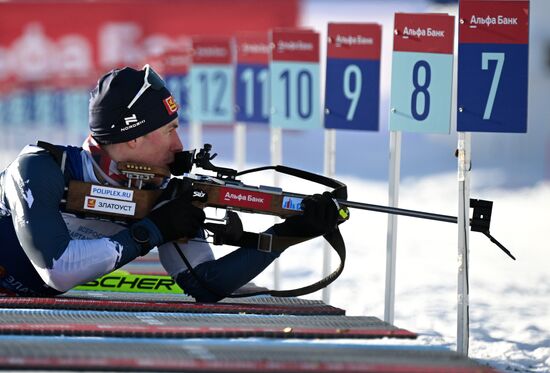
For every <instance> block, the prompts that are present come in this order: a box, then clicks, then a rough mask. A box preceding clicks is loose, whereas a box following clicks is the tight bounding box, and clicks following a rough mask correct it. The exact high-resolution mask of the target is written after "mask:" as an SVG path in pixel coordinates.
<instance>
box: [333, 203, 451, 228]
mask: <svg viewBox="0 0 550 373" xmlns="http://www.w3.org/2000/svg"><path fill="white" fill-rule="evenodd" d="M338 203H339V204H340V205H342V206H347V207H351V208H356V209H361V210H369V211H376V212H384V213H387V214H394V215H404V216H411V217H414V218H421V219H429V220H438V221H443V222H447V223H455V224H457V223H458V219H457V217H456V216H450V215H441V214H433V213H430V212H424V211H416V210H406V209H401V208H398V207H388V206H380V205H373V204H370V203H362V202H353V201H346V200H340V199H339V200H338Z"/></svg>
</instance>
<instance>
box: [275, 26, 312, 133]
mask: <svg viewBox="0 0 550 373" xmlns="http://www.w3.org/2000/svg"><path fill="white" fill-rule="evenodd" d="M271 41H272V43H273V49H272V51H271V65H270V71H271V81H270V83H271V84H270V87H271V105H272V109H271V118H270V119H271V125H272V126H273V127H281V128H288V129H312V128H318V127H320V126H321V112H320V109H321V100H320V92H319V89H320V83H319V34H318V33H316V32H313V31H310V30H289V29H285V30H273V31H272V32H271Z"/></svg>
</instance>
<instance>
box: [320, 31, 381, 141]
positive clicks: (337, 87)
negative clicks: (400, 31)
mask: <svg viewBox="0 0 550 373" xmlns="http://www.w3.org/2000/svg"><path fill="white" fill-rule="evenodd" d="M381 38H382V26H380V25H377V24H361V23H349V24H346V23H329V25H328V45H327V75H326V89H325V102H326V103H325V127H326V128H339V129H354V130H368V131H378V117H379V115H378V113H379V106H380V105H379V102H380V48H381Z"/></svg>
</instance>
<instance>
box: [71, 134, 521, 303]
mask: <svg viewBox="0 0 550 373" xmlns="http://www.w3.org/2000/svg"><path fill="white" fill-rule="evenodd" d="M211 150H212V146H211V145H210V144H205V145H204V147H203V148H201V149H199V150H198V151H197V150H190V151H184V152H180V153H178V154H176V159H175V161H174V163H173V164H171V165H170V170H167V169H163V168H160V169H159V168H158V167H157V168H153V167H149V166H144V165H135V164H130V163H127V162H120V163H119V165H118V167H119V170H120V171H121V172H122V173H124V174H125V175H126V176H127V177H128V179H129V182H128V188H122V189H121V188H110V187H100V186H93V185H92V187H91V188H92V189H93V188H94V187H95V188H96V189H97V188H103V189H104V192H103V193H106V194H109V193H116V194H121V193H122V194H124V193H123V192H117V191H114V192H113V191H112V189H121V190H123V191H124V190H126V192H127V193H126V194H130V193H131V194H132V197H131V201H132V202H127V201H124V202H122V201H121V202H120V204H121V206H120V207H119V208H118V209H119V210H120V211H114V210H110V211H105V210H101V211H99V212H98V211H97V210H96V211H93V212H92V209H91V208H90V202H91V201H90V199H97V200H99V199H100V198H97V194H96V196H95V197H93V198H92V197H90V196H89V195H87V193H88V194H93V193H91V192H89V190H90V186H89V183H82V182H78V181H71V182H70V184H69V190H68V198H67V204H66V210H67V211H72V212H75V213H79V214H83V215H92V216H94V215H95V216H97V215H98V214H102V215H103V216H104V217H105V216H107V217H108V218H110V219H116V218H119V219H120V218H121V214H122V215H123V214H124V213H123V212H121V211H122V210H123V209H124V208H127V207H128V204H129V203H135V208H134V209H133V210H132V211H131V214H130V213H127V214H126V216H124V218H123V220H136V219H141V218H143V217H145V216H146V214H147V213H148V212H149V211H150V210H151V208H152V207H153V206H154V204H155V201H156V200H157V198H158V196H159V195H160V193H161V191H159V190H153V191H151V190H142V189H141V185H142V184H143V181H144V180H145V181H147V180H151V179H153V178H155V177H169V176H170V174H172V175H174V176H182V177H183V180H184V181H185V182H186V183H187V184H188V185H190V186H191V187H192V188H193V190H194V199H195V200H196V201H200V202H199V204H200V206H201V207H215V208H222V209H225V210H226V215H225V217H224V218H223V219H209V218H207V220H214V221H220V220H221V221H222V222H223V223H222V224H220V223H211V222H207V223H205V228H206V230H207V231H209V232H210V233H211V236H212V237H213V244H214V245H222V244H227V245H236V246H242V244H243V242H246V243H247V244H248V246H250V245H253V246H255V247H256V248H257V249H258V250H262V251H271V250H272V249H273V248H276V244H277V238H276V237H273V235H271V234H266V233H250V232H244V231H243V228H242V223H241V221H240V219H239V218H238V216H237V214H236V213H235V211H240V212H247V213H259V214H266V215H273V216H278V217H280V218H283V219H286V218H288V217H291V216H293V215H298V214H301V213H302V207H301V202H302V200H303V199H304V198H306V197H307V196H306V195H304V194H299V193H293V192H286V191H284V190H283V189H281V188H278V187H273V186H251V185H246V184H244V183H243V182H241V181H240V180H238V177H240V176H242V175H245V174H250V173H254V172H260V171H265V170H273V171H275V172H279V173H283V174H286V175H290V176H293V177H296V178H299V179H303V180H307V181H310V182H313V183H317V184H320V185H322V186H324V187H328V188H331V189H332V192H331V193H332V195H333V197H334V198H333V200H334V202H335V203H336V205H337V207H338V212H339V223H340V222H343V221H345V220H347V219H348V218H349V208H356V209H361V210H369V211H375V212H383V213H388V214H395V215H403V216H409V217H415V218H421V219H429V220H436V221H442V222H448V223H455V224H456V223H458V219H457V217H455V216H449V215H442V214H434V213H429V212H424V211H417V210H407V209H402V208H396V207H388V206H381V205H374V204H368V203H362V202H354V201H349V200H348V199H347V186H346V185H345V184H344V183H342V182H341V181H338V180H336V179H332V178H329V177H326V176H322V175H318V174H315V173H311V172H308V171H304V170H299V169H296V168H291V167H287V166H281V165H277V166H266V167H259V168H253V169H249V170H245V171H241V172H238V171H237V170H234V169H231V168H224V167H218V166H215V165H214V164H212V162H211V161H212V160H213V159H214V158H215V157H216V156H217V153H214V154H210V151H211ZM194 166H195V167H197V168H202V169H203V170H207V171H212V172H214V173H215V174H216V175H215V176H212V175H202V174H193V173H191V171H192V169H193V167H194ZM136 188H137V189H136ZM82 201H84V203H83V202H82ZM109 201H111V202H110V203H111V204H113V203H112V201H113V200H109ZM194 203H197V202H194ZM83 205H84V207H81V206H83ZM113 206H114V204H113ZM492 206H493V202H492V201H487V200H479V199H471V200H470V208H473V215H472V218H470V228H471V230H472V231H474V232H480V233H483V234H484V235H485V236H486V237H488V238H489V239H490V240H491V242H493V243H494V244H495V245H497V246H498V247H499V248H500V249H501V250H502V251H503V252H504V253H506V254H507V255H508V256H509V257H510V258H512V259H514V260H515V259H516V258H515V257H514V256H513V255H512V254H511V253H510V251H509V250H508V249H507V248H506V247H504V246H503V245H502V244H501V243H500V242H498V241H497V240H496V239H495V238H494V237H493V236H492V235H491V234H490V224H491V214H492ZM324 237H325V239H326V240H327V241H328V242H329V244H330V245H331V246H332V247H333V248H334V250H335V251H336V253H337V254H338V256H339V257H340V265H339V266H338V268H337V269H336V270H335V271H334V272H332V273H331V274H330V275H328V276H326V277H325V278H323V279H322V280H320V281H318V282H316V283H314V284H311V285H309V286H305V287H302V288H299V289H293V290H283V291H274V290H268V291H261V292H255V293H245V294H239V295H224V297H228V296H229V297H243V296H251V295H260V294H269V295H273V296H298V295H304V294H309V293H311V292H314V291H317V290H319V289H321V288H323V287H326V286H328V285H329V284H330V283H331V282H333V281H334V280H335V279H336V278H337V277H338V276H339V275H340V274H341V273H342V271H343V269H344V264H345V258H346V249H345V244H344V241H343V238H342V236H341V234H340V232H339V230H338V228H336V229H335V230H334V232H331V233H329V234H326V235H325V236H324ZM306 239H307V238H306ZM306 239H304V238H301V239H300V238H298V239H296V241H295V242H293V243H292V244H294V243H299V242H303V241H305V240H306ZM286 243H288V240H286ZM175 247H176V249H177V251H178V253H179V254H180V256H181V257H182V260H183V261H184V262H185V264H186V265H187V267H188V268H189V270H190V272H191V273H192V275H193V276H195V278H196V279H197V280H198V281H199V283H201V284H203V286H204V287H205V288H206V289H207V290H209V291H211V292H212V293H214V294H216V292H215V291H212V290H211V289H209V287H208V286H207V285H206V284H204V282H203V281H202V279H200V277H199V276H198V275H197V274H196V273H195V272H194V271H193V269H192V266H191V265H190V263H189V262H188V260H187V258H185V256H184V254H183V253H182V252H181V251H180V250H179V247H178V246H177V245H175Z"/></svg>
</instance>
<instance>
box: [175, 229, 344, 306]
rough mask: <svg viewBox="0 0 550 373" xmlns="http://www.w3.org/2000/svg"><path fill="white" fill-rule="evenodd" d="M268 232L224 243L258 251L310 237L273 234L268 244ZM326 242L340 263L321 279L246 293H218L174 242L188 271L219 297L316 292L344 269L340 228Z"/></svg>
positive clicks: (278, 295)
mask: <svg viewBox="0 0 550 373" xmlns="http://www.w3.org/2000/svg"><path fill="white" fill-rule="evenodd" d="M268 235H269V234H266V233H251V232H243V236H242V237H241V239H240V240H238V241H237V242H232V243H229V242H226V244H230V245H237V244H238V246H242V247H248V248H251V249H257V250H260V251H266V252H269V251H272V250H273V251H277V250H281V251H282V250H284V249H285V248H287V247H288V246H290V245H294V244H297V243H300V242H304V241H307V240H309V239H310V238H311V237H279V236H274V235H269V236H271V241H270V245H268V244H267V242H268V241H267V240H266V236H268ZM323 237H324V238H325V239H326V240H327V242H328V243H329V244H330V246H331V247H332V248H333V249H334V251H336V253H337V254H338V257H339V258H340V265H339V266H338V268H336V269H335V270H334V272H332V273H331V274H329V275H328V276H326V277H324V278H323V279H321V280H319V281H317V282H315V283H313V284H310V285H307V286H304V287H300V288H296V289H289V290H262V291H257V292H247V293H239V294H220V292H219V291H217V290H214V289H212V287H211V286H210V285H208V284H207V283H206V281H205V280H204V279H203V278H201V276H199V274H198V273H197V272H196V271H195V270H194V269H193V267H192V266H191V264H190V263H189V261H188V260H187V258H186V257H185V254H183V252H182V251H181V250H180V248H179V247H178V245H176V244H174V246H175V248H176V251H177V252H178V254H179V255H180V257H181V258H182V260H183V262H184V263H185V264H186V265H187V268H188V270H189V273H191V275H192V276H193V277H194V278H195V279H196V280H197V282H198V283H199V284H201V286H202V287H203V288H205V289H206V290H208V291H209V292H210V293H212V294H214V295H216V296H218V297H220V298H244V297H251V296H256V295H271V296H274V297H297V296H301V295H306V294H311V293H313V292H316V291H317V290H320V289H322V288H324V287H327V286H328V285H330V284H331V283H332V282H333V281H334V280H336V279H337V278H338V276H340V274H341V273H342V271H343V270H344V265H345V262H346V245H345V243H344V239H343V238H342V234H341V233H340V230H339V229H338V228H336V229H335V230H334V231H332V232H330V233H327V234H325V235H324V236H323Z"/></svg>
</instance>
